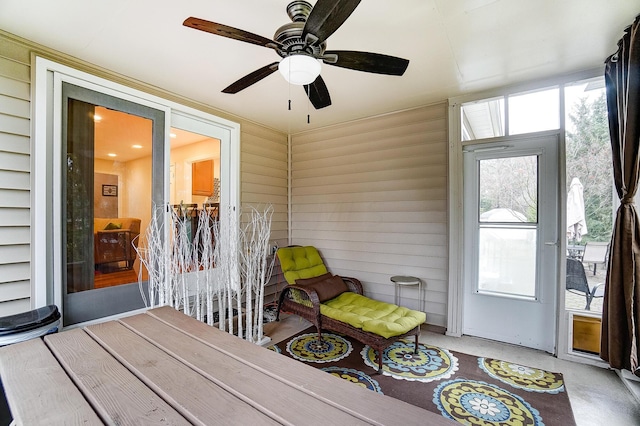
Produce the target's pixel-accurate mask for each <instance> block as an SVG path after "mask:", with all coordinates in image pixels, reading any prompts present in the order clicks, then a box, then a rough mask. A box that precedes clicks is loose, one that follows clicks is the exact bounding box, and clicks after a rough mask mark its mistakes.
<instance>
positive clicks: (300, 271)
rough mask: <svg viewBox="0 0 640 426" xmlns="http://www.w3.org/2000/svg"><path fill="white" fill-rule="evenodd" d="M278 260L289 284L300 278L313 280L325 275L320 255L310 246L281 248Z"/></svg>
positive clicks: (325, 268) (325, 271)
mask: <svg viewBox="0 0 640 426" xmlns="http://www.w3.org/2000/svg"><path fill="white" fill-rule="evenodd" d="M278 259H280V267H281V268H282V272H283V274H284V278H285V280H287V282H288V283H289V284H293V283H295V282H296V280H299V279H301V278H313V277H317V276H320V275H324V274H326V273H327V267H326V266H324V263H323V262H322V258H321V257H320V253H318V250H317V249H316V248H315V247H312V246H307V247H283V248H281V249H278Z"/></svg>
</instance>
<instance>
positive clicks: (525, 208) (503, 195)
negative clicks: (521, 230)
mask: <svg viewBox="0 0 640 426" xmlns="http://www.w3.org/2000/svg"><path fill="white" fill-rule="evenodd" d="M479 197H480V202H479V205H478V207H479V211H478V214H479V217H480V222H527V223H537V222H538V157H537V156H535V155H529V156H523V157H507V158H492V159H487V160H481V161H480V187H479Z"/></svg>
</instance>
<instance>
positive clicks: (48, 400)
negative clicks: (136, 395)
mask: <svg viewBox="0 0 640 426" xmlns="http://www.w3.org/2000/svg"><path fill="white" fill-rule="evenodd" d="M0 377H2V383H3V386H4V390H5V394H6V396H7V401H8V402H9V406H10V408H11V413H12V415H13V418H14V420H15V423H16V424H18V425H96V424H100V425H101V424H102V422H101V421H100V419H99V418H98V416H97V415H96V414H95V412H94V411H93V409H92V408H91V406H90V405H89V403H88V402H87V401H86V400H85V399H84V397H83V396H82V394H81V393H80V391H79V390H78V388H76V386H75V385H74V383H73V382H72V381H71V379H70V378H69V376H67V374H66V373H65V371H64V370H63V368H62V367H61V366H60V364H59V363H58V361H56V359H55V358H54V357H53V355H52V354H51V352H49V349H48V348H47V347H46V346H45V344H44V343H43V341H42V340H41V339H32V340H28V341H26V342H22V343H16V344H14V345H9V346H4V347H2V348H0Z"/></svg>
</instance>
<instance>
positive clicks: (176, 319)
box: [122, 307, 457, 426]
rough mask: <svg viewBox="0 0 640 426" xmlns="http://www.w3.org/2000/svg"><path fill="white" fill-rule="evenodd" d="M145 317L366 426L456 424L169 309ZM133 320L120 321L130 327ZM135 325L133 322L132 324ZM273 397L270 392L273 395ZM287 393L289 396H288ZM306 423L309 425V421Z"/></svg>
mask: <svg viewBox="0 0 640 426" xmlns="http://www.w3.org/2000/svg"><path fill="white" fill-rule="evenodd" d="M145 315H148V316H153V317H156V318H158V319H160V320H162V321H165V322H166V323H167V324H169V325H171V326H172V327H175V328H176V329H177V330H180V332H181V333H186V334H189V335H191V336H193V337H194V338H197V339H199V340H201V341H202V342H206V343H207V344H208V345H209V346H211V347H213V348H216V350H217V351H219V352H220V353H221V354H225V355H227V357H228V358H230V359H237V360H239V362H242V363H245V364H247V365H250V366H251V367H252V368H253V369H255V371H260V372H262V373H263V374H265V375H268V376H271V377H272V378H273V379H275V380H277V381H281V382H282V383H285V384H287V385H288V386H289V387H290V388H291V389H297V390H298V391H299V392H300V393H301V394H302V393H304V394H307V395H309V396H312V397H313V398H316V399H318V400H319V401H324V402H326V403H327V405H329V406H332V407H335V408H337V409H339V410H342V411H344V412H348V413H350V414H351V415H352V416H354V420H355V419H356V418H358V419H361V420H362V421H365V422H367V423H371V424H403V425H418V424H420V425H424V424H429V425H443V426H446V425H453V424H457V423H455V422H453V421H451V420H448V419H445V418H444V417H442V416H440V415H438V414H435V413H432V412H430V411H427V410H424V409H422V408H419V407H416V406H414V405H411V404H408V403H406V402H404V401H400V400H398V399H395V398H391V397H388V396H385V395H380V394H377V393H374V392H371V391H370V390H367V389H364V388H362V387H360V386H354V385H353V384H352V383H348V382H346V381H344V380H342V379H339V378H336V377H334V376H333V375H331V374H326V373H324V372H322V371H320V370H317V369H315V368H313V367H309V366H307V365H304V364H302V363H300V362H297V361H295V360H293V359H290V358H287V357H284V356H282V355H280V354H277V353H275V352H273V351H271V350H268V349H265V348H262V347H260V346H257V345H254V344H252V343H249V342H246V341H244V340H242V339H239V338H237V337H235V336H232V335H230V334H228V333H224V332H221V331H220V330H217V329H213V330H212V329H211V327H209V326H208V325H206V324H204V323H201V322H198V321H196V320H194V319H192V318H190V317H188V316H186V315H184V314H182V313H180V312H178V311H176V310H175V309H173V308H170V307H162V308H156V309H153V310H150V311H148V312H147V313H146V314H145ZM134 318H135V317H130V318H125V319H123V320H122V321H123V322H126V323H127V324H129V325H130V326H132V327H133V328H136V326H134V325H131V324H130V323H135V322H134ZM136 322H137V320H136ZM273 394H275V392H273ZM291 394H292V393H291V392H290V393H289V395H291ZM274 396H277V398H276V399H279V400H280V401H282V400H283V399H284V400H285V403H286V404H287V405H289V404H290V401H288V399H289V398H287V395H286V394H285V395H277V394H275V395H274ZM322 420H323V416H320V417H308V418H307V419H306V422H305V423H306V424H311V423H314V422H317V423H324V424H331V423H329V422H326V421H324V422H323V421H322ZM309 422H311V423H309Z"/></svg>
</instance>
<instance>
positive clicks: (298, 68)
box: [278, 54, 320, 86]
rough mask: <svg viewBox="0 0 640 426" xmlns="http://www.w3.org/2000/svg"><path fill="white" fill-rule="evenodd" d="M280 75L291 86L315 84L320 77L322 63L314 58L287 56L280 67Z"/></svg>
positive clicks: (300, 55)
mask: <svg viewBox="0 0 640 426" xmlns="http://www.w3.org/2000/svg"><path fill="white" fill-rule="evenodd" d="M278 69H279V70H280V74H282V76H283V77H284V79H285V80H287V81H288V82H289V83H291V84H295V85H298V86H302V85H304V84H311V83H313V82H314V81H315V80H316V78H318V76H319V75H320V61H318V60H317V59H315V58H313V57H312V56H308V55H303V54H296V55H291V56H287V57H286V58H284V59H283V60H282V61H280V64H279V65H278Z"/></svg>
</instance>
